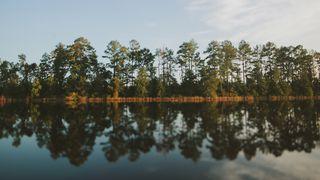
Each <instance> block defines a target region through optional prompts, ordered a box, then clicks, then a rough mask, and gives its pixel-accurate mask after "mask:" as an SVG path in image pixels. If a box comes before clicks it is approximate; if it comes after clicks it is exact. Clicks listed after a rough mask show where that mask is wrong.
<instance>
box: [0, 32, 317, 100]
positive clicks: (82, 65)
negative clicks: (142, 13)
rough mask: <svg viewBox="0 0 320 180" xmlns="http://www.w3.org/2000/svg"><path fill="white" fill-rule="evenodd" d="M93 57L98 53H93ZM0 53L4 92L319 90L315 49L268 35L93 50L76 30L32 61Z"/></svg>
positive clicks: (268, 92) (252, 93) (164, 94)
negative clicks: (259, 40)
mask: <svg viewBox="0 0 320 180" xmlns="http://www.w3.org/2000/svg"><path fill="white" fill-rule="evenodd" d="M98 59H99V60H98ZM16 62H17V63H14V62H12V61H8V60H4V59H0V96H2V97H5V98H62V97H67V96H81V97H101V98H104V97H114V98H117V97H196V96H199V97H213V98H215V97H220V96H221V97H222V96H224V97H231V96H253V97H261V96H263V97H268V96H319V95H320V78H319V76H320V75H319V74H320V53H319V52H316V51H314V50H308V49H305V48H304V47H303V46H302V45H298V46H277V45H276V44H275V43H272V42H267V43H266V44H263V45H255V46H253V45H250V44H249V43H248V42H246V41H241V42H240V43H239V44H238V45H234V44H232V42H231V41H227V40H226V41H212V42H210V43H209V44H208V46H207V48H206V49H205V51H203V52H200V50H199V46H198V44H197V43H196V42H195V41H194V40H190V41H186V42H183V43H182V44H181V45H180V46H179V47H178V50H177V51H176V52H174V51H173V50H172V49H170V48H167V47H164V48H159V49H156V50H155V51H153V50H150V49H148V48H145V47H141V46H140V43H139V42H138V41H137V40H131V41H130V42H129V44H128V45H127V46H126V45H122V44H121V43H119V42H118V41H110V42H109V43H108V44H107V45H106V48H105V51H104V55H103V56H102V57H101V58H100V57H98V55H97V53H96V50H95V49H94V47H92V46H91V44H90V42H89V41H88V40H87V39H86V38H83V37H80V38H78V39H76V40H75V41H74V42H73V43H72V44H70V45H64V44H62V43H59V44H58V45H56V46H55V49H53V51H52V52H50V53H45V54H43V56H42V58H41V59H40V61H39V63H28V60H27V57H26V55H25V54H20V55H18V61H16Z"/></svg>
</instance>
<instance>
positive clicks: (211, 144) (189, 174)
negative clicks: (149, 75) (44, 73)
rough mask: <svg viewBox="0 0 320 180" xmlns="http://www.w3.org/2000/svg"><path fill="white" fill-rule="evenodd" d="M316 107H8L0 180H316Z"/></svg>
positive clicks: (319, 114)
mask: <svg viewBox="0 0 320 180" xmlns="http://www.w3.org/2000/svg"><path fill="white" fill-rule="evenodd" d="M319 138H320V102H317V101H299V102H259V103H254V104H243V103H228V104H223V103H218V104H215V103H196V104H192V103H183V104H172V103H158V104H139V103H131V104H90V105H81V106H68V105H64V104H30V105H26V104H23V103H20V104H7V105H4V106H2V107H0V176H1V177H0V179H139V180H140V179H161V180H164V179H185V180H188V179H274V178H276V179H318V178H319V177H318V176H319V174H320V168H319V167H320V151H319Z"/></svg>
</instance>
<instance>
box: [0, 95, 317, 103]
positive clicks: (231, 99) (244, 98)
mask: <svg viewBox="0 0 320 180" xmlns="http://www.w3.org/2000/svg"><path fill="white" fill-rule="evenodd" d="M297 100H320V96H268V97H253V96H231V97H215V98H210V97H119V98H87V97H79V98H78V99H76V100H74V99H72V98H70V97H66V98H33V99H30V98H27V99H17V98H5V97H3V96H1V97H0V104H1V105H4V104H5V103H14V102H44V103H45V102H66V103H67V104H70V103H75V102H76V103H80V104H81V103H108V102H124V103H129V102H146V103H147V102H178V103H180V102H181V103H183V102H193V103H197V102H200V103H201V102H241V101H245V102H249V103H250V102H253V101H297Z"/></svg>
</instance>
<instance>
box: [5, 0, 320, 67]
mask: <svg viewBox="0 0 320 180" xmlns="http://www.w3.org/2000/svg"><path fill="white" fill-rule="evenodd" d="M319 33H320V0H50V1H49V0H1V1H0V58H1V59H5V60H9V61H13V62H17V56H18V54H21V53H24V54H26V55H27V59H28V62H39V59H40V58H41V56H42V54H44V53H45V52H51V51H52V50H53V49H54V47H55V46H56V45H57V44H58V43H59V42H62V43H64V44H71V43H72V42H73V41H74V40H75V39H76V38H78V37H81V36H82V37H85V38H87V39H89V41H90V42H91V45H92V46H93V47H94V48H95V49H96V50H97V54H98V55H99V56H102V55H103V51H104V49H105V48H106V45H107V43H108V42H109V41H111V40H118V41H120V42H121V43H122V44H124V45H127V44H128V42H129V41H130V40H131V39H136V40H138V41H139V42H140V44H141V46H142V47H148V48H150V49H152V50H154V49H156V48H161V47H169V48H172V49H174V50H177V48H178V47H179V45H180V44H181V43H182V42H184V41H188V40H190V39H194V40H195V41H196V42H198V44H199V47H200V51H203V50H204V49H205V47H206V46H207V44H208V43H209V42H210V41H212V40H219V41H220V40H231V41H232V42H234V43H235V45H237V43H238V42H239V41H240V40H246V41H248V42H250V43H251V44H253V45H256V44H263V43H266V42H267V41H272V42H275V43H277V44H278V45H298V44H302V45H303V46H305V47H306V48H308V49H314V50H317V51H319V50H320V34H319Z"/></svg>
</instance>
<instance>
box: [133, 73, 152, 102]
mask: <svg viewBox="0 0 320 180" xmlns="http://www.w3.org/2000/svg"><path fill="white" fill-rule="evenodd" d="M148 85H149V78H148V74H147V71H146V69H145V68H140V69H139V72H138V76H137V78H136V79H135V87H136V93H135V95H136V96H137V97H146V96H147V95H148Z"/></svg>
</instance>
